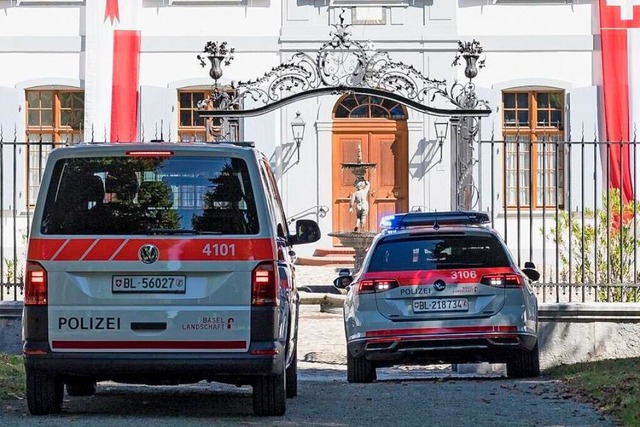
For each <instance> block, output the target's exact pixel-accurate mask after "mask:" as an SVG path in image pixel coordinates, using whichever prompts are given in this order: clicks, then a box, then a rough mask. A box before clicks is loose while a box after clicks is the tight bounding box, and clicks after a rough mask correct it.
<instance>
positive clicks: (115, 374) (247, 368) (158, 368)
mask: <svg viewBox="0 0 640 427" xmlns="http://www.w3.org/2000/svg"><path fill="white" fill-rule="evenodd" d="M260 344H262V345H256V344H255V343H254V344H252V346H251V347H250V349H249V351H248V352H244V353H235V352H234V353H231V352H227V353H224V352H216V353H211V352H197V353H195V352H153V353H152V352H126V353H123V352H119V353H117V352H99V353H95V352H83V353H79V352H73V353H71V352H50V351H49V346H48V344H45V345H44V346H38V345H33V343H25V345H24V363H25V367H26V368H27V369H35V370H38V371H40V372H45V373H49V374H52V375H59V376H60V377H61V378H62V379H63V380H64V379H65V378H73V379H78V378H86V379H90V380H92V381H107V380H111V381H117V382H125V383H147V384H178V383H181V382H183V383H187V382H198V381H201V380H220V378H223V379H222V381H224V377H230V378H232V379H233V380H230V382H238V379H240V378H246V379H248V381H246V382H243V383H250V379H251V378H255V377H256V376H263V375H271V374H279V373H281V372H282V371H283V369H284V364H285V352H284V346H283V345H282V344H280V343H273V342H269V343H260ZM274 344H275V345H274ZM38 348H40V349H42V350H43V351H41V352H40V354H33V353H34V350H37V349H38ZM45 348H46V350H45ZM255 350H259V351H265V350H267V352H268V351H269V350H277V354H275V355H271V354H267V355H264V354H259V355H258V354H252V353H251V352H252V351H255ZM36 352H37V351H36Z"/></svg>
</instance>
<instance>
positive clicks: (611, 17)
mask: <svg viewBox="0 0 640 427" xmlns="http://www.w3.org/2000/svg"><path fill="white" fill-rule="evenodd" d="M600 34H601V39H602V77H603V84H602V86H603V94H604V115H605V127H606V138H607V140H608V141H609V142H612V143H614V144H611V146H610V147H611V151H610V156H611V157H610V164H609V170H610V174H609V175H610V179H611V182H610V184H609V185H610V186H611V187H613V188H620V189H621V191H622V194H623V198H624V200H625V201H628V200H632V199H633V198H634V195H633V182H632V179H631V167H630V149H629V144H615V143H616V142H620V141H624V142H628V141H631V140H632V139H633V138H634V137H635V135H634V126H640V0H600ZM638 130H639V131H640V129H638ZM620 162H622V173H620V172H621V168H620V165H621V163H620Z"/></svg>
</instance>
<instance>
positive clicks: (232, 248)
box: [202, 243, 236, 257]
mask: <svg viewBox="0 0 640 427" xmlns="http://www.w3.org/2000/svg"><path fill="white" fill-rule="evenodd" d="M202 253H204V254H206V255H207V256H220V257H226V256H235V255H236V245H235V243H231V244H227V243H214V244H211V243H207V244H206V245H204V248H202Z"/></svg>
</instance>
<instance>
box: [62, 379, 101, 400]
mask: <svg viewBox="0 0 640 427" xmlns="http://www.w3.org/2000/svg"><path fill="white" fill-rule="evenodd" d="M66 386H67V394H68V395H69V396H93V395H94V394H96V383H94V382H92V381H82V380H77V381H71V382H68V383H67V384H66Z"/></svg>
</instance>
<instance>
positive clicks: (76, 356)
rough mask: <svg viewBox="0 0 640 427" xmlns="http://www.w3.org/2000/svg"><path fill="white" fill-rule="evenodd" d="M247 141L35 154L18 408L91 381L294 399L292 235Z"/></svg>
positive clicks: (271, 410)
mask: <svg viewBox="0 0 640 427" xmlns="http://www.w3.org/2000/svg"><path fill="white" fill-rule="evenodd" d="M319 238H320V230H319V228H318V224H317V223H316V222H315V221H313V220H309V219H300V220H298V221H296V223H295V228H294V229H292V230H290V229H289V227H288V225H287V220H286V216H285V214H284V211H283V208H282V203H281V200H280V195H279V193H278V189H277V186H276V179H275V177H274V175H273V172H272V170H271V167H270V165H269V162H268V160H267V159H266V158H265V156H264V155H262V154H261V153H260V152H259V151H257V150H256V149H255V148H254V147H253V146H252V144H227V143H221V144H215V145H211V144H174V143H172V144H166V143H145V144H141V143H138V144H133V143H131V144H128V143H120V144H106V145H97V144H91V145H89V144H81V145H77V146H73V147H64V148H59V149H56V150H54V151H53V152H52V153H51V155H50V157H49V159H48V161H47V165H46V169H45V172H44V175H43V178H42V183H41V189H40V193H39V196H38V201H37V204H36V208H35V212H34V215H33V226H32V230H31V235H30V238H29V245H28V256H27V263H26V287H25V298H24V314H23V316H24V319H23V338H24V346H23V354H24V363H25V368H26V386H27V401H28V407H29V411H30V413H31V414H34V415H44V414H52V413H57V412H59V411H60V410H61V409H62V402H63V393H64V389H65V387H66V391H67V394H68V395H69V396H87V395H92V394H94V393H95V391H96V382H99V381H105V380H112V381H116V382H122V383H137V384H151V385H154V384H157V385H159V384H184V383H193V382H198V381H202V380H208V381H216V382H224V383H230V384H236V385H238V386H240V385H247V384H248V385H251V386H252V387H253V410H254V413H255V414H257V415H282V414H284V413H285V410H286V398H291V397H294V396H295V395H296V394H297V365H296V340H297V323H298V311H297V307H298V302H299V300H298V294H297V291H296V286H295V270H294V266H293V261H294V260H293V259H292V258H293V257H294V256H295V254H294V252H293V251H292V247H293V246H294V245H298V244H303V243H310V242H314V241H317V240H318V239H319Z"/></svg>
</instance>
